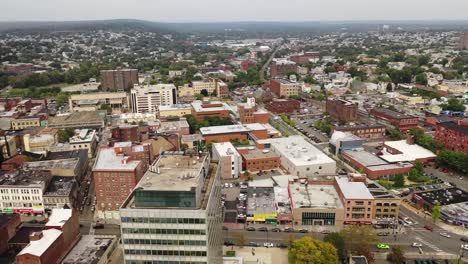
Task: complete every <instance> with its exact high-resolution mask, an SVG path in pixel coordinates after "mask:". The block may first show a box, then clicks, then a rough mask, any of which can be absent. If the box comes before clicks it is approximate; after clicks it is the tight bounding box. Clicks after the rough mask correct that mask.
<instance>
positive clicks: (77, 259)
mask: <svg viewBox="0 0 468 264" xmlns="http://www.w3.org/2000/svg"><path fill="white" fill-rule="evenodd" d="M114 239H116V238H115V236H94V235H83V236H81V239H80V241H79V242H78V243H77V244H76V245H75V246H74V247H73V249H72V250H71V251H70V253H68V255H67V256H66V257H65V259H64V260H63V261H62V264H97V263H99V261H100V260H101V258H102V256H103V255H104V253H105V252H106V251H107V249H108V248H109V246H110V245H111V244H112V241H113V240H114Z"/></svg>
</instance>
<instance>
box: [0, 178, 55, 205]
mask: <svg viewBox="0 0 468 264" xmlns="http://www.w3.org/2000/svg"><path fill="white" fill-rule="evenodd" d="M51 179H52V176H51V174H50V173H49V172H46V171H25V170H15V171H9V172H7V173H5V174H3V175H1V176H0V207H1V208H0V209H1V211H2V212H3V213H19V214H22V213H28V214H43V213H44V199H43V193H44V191H45V190H46V188H47V186H48V185H49V182H50V181H51Z"/></svg>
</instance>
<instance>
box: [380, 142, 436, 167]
mask: <svg viewBox="0 0 468 264" xmlns="http://www.w3.org/2000/svg"><path fill="white" fill-rule="evenodd" d="M386 146H388V147H390V148H393V149H396V150H398V151H399V152H401V154H390V153H387V152H386V151H385V150H386V148H385V147H386ZM383 152H384V155H382V156H380V157H381V158H382V159H384V160H386V161H388V162H400V161H415V160H418V159H428V158H435V157H436V154H434V153H433V152H432V151H430V150H428V149H425V148H423V147H421V146H419V145H417V144H408V143H407V142H406V140H398V141H386V142H385V143H384V151H383Z"/></svg>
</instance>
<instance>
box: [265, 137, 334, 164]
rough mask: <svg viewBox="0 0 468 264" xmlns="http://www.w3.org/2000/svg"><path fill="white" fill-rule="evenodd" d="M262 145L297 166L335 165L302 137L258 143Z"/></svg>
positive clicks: (266, 140)
mask: <svg viewBox="0 0 468 264" xmlns="http://www.w3.org/2000/svg"><path fill="white" fill-rule="evenodd" d="M257 142H258V143H260V144H270V145H271V148H273V149H275V150H276V151H277V152H278V153H280V155H281V156H284V157H285V158H287V159H288V160H289V161H290V162H291V163H293V164H294V165H295V166H307V165H310V164H325V163H335V161H334V160H332V159H331V158H330V157H328V156H327V155H325V153H323V152H322V151H321V150H319V149H318V148H316V147H315V146H313V145H312V144H310V143H309V142H307V141H305V140H304V138H303V137H302V136H298V135H296V136H289V137H283V138H269V139H262V140H258V141H257Z"/></svg>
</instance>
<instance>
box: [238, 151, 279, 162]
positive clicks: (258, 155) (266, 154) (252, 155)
mask: <svg viewBox="0 0 468 264" xmlns="http://www.w3.org/2000/svg"><path fill="white" fill-rule="evenodd" d="M242 157H244V158H245V159H246V160H251V159H267V158H276V157H277V158H279V157H280V156H279V155H278V154H276V153H275V152H273V151H271V150H269V149H264V150H260V149H257V148H256V149H253V150H250V149H249V152H248V153H246V154H242Z"/></svg>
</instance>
